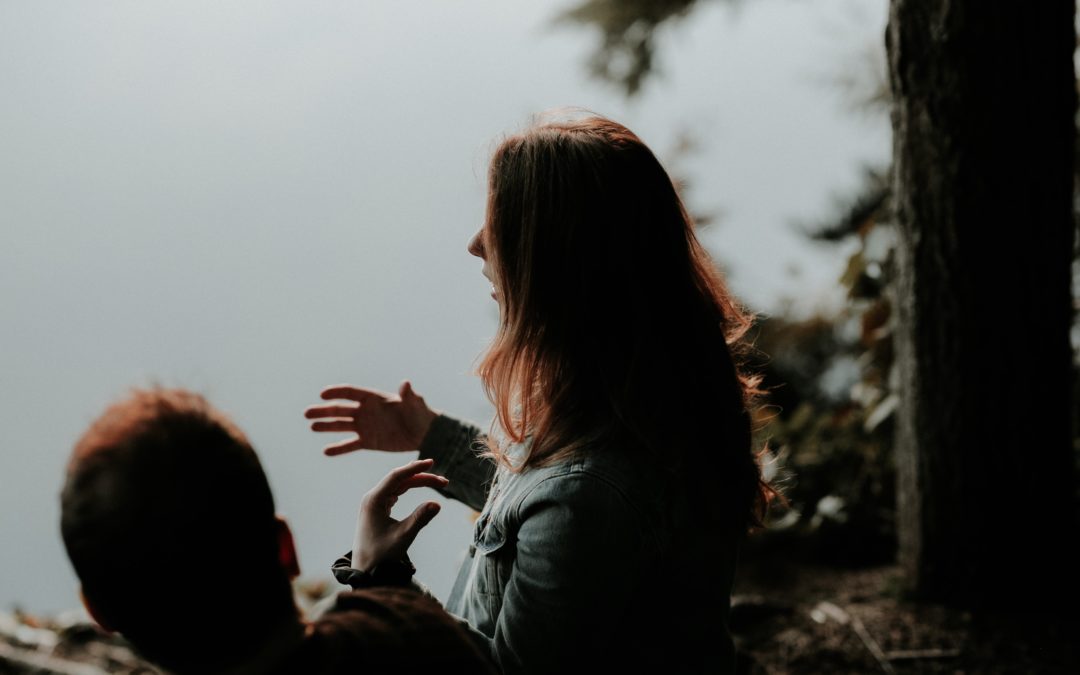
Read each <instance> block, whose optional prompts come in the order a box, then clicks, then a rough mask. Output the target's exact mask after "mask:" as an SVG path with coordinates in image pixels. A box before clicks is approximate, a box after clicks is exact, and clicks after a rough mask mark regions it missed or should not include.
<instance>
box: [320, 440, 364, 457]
mask: <svg viewBox="0 0 1080 675" xmlns="http://www.w3.org/2000/svg"><path fill="white" fill-rule="evenodd" d="M363 449H364V441H363V439H362V438H360V436H357V437H356V438H351V439H349V440H347V441H342V442H340V443H333V444H331V445H328V446H326V447H325V448H323V454H324V455H326V456H328V457H333V456H334V455H344V454H345V453H346V452H352V451H353V450H363Z"/></svg>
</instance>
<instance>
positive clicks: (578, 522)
mask: <svg viewBox="0 0 1080 675" xmlns="http://www.w3.org/2000/svg"><path fill="white" fill-rule="evenodd" d="M468 249H469V252H470V253H472V254H473V255H476V256H478V257H480V258H481V259H483V261H484V266H483V274H484V275H485V276H486V277H487V278H488V279H490V280H491V282H492V287H493V293H492V295H493V296H494V298H495V300H496V301H497V302H498V303H499V310H500V319H499V329H498V332H497V334H496V336H495V338H494V341H493V343H492V345H491V347H490V348H489V349H488V351H487V352H486V354H485V355H484V356H483V358H482V360H481V363H480V366H479V374H480V376H481V378H482V380H483V383H484V386H485V388H486V391H487V394H488V396H489V398H490V399H491V400H492V402H493V403H494V405H495V410H496V418H495V422H494V423H493V425H492V426H493V433H491V434H490V435H487V436H485V435H484V434H482V433H481V431H480V430H479V429H477V428H476V427H474V426H472V425H469V424H466V423H464V422H460V421H457V420H454V419H452V418H450V417H447V416H445V415H442V414H439V413H437V412H435V411H433V410H432V409H430V408H429V407H428V406H427V405H426V403H425V402H424V400H423V399H422V398H421V397H419V396H418V395H417V394H416V393H415V392H413V391H412V389H411V387H410V385H409V384H408V383H405V384H404V385H403V386H402V388H401V391H400V392H399V395H398V396H392V395H389V394H383V393H380V392H375V391H372V390H366V389H360V388H356V387H335V388H331V389H328V390H327V391H325V392H323V398H327V399H346V400H348V401H351V402H355V403H358V404H359V405H356V404H355V403H352V404H349V403H333V404H329V405H322V406H316V407H314V408H311V409H309V410H308V412H307V416H308V417H309V418H314V419H317V420H319V421H317V422H315V423H314V424H313V425H312V426H313V428H314V429H315V430H317V431H353V432H356V433H357V434H358V436H357V437H355V438H351V439H349V440H347V441H345V442H343V443H338V444H335V445H332V446H329V447H328V448H327V453H328V454H338V453H342V452H348V451H351V450H355V449H360V448H375V449H380V450H391V451H406V450H415V449H419V450H420V457H421V460H422V461H420V462H414V463H413V464H411V465H409V466H408V467H404V468H403V469H399V470H398V471H399V475H398V477H397V479H395V481H388V482H384V483H385V484H384V485H383V486H381V487H380V488H377V489H376V490H375V491H373V492H372V493H369V495H368V499H366V500H365V509H364V510H365V512H367V514H368V515H367V516H366V517H362V518H361V520H362V521H364V520H365V518H366V520H367V522H368V524H367V526H366V527H367V530H366V532H367V534H363V532H364V528H365V526H364V525H363V523H362V526H361V530H362V534H361V539H363V541H358V546H357V548H356V550H355V551H354V561H356V562H354V566H355V567H357V568H358V569H361V570H363V569H365V568H370V567H371V566H374V565H378V564H379V563H380V562H386V561H388V560H393V559H394V558H395V557H400V556H402V555H403V554H404V552H405V549H407V547H408V544H409V543H410V542H411V541H412V537H414V536H415V533H416V531H417V530H418V529H419V527H421V526H422V525H421V523H423V522H427V521H428V520H430V517H431V516H432V515H434V513H433V511H432V510H430V509H432V508H433V507H431V506H428V505H424V506H421V507H420V508H419V509H417V512H416V513H414V515H413V516H411V517H410V518H409V519H406V521H403V522H402V523H400V524H399V523H397V522H396V521H392V520H390V519H389V504H392V502H393V500H394V499H396V496H397V495H398V494H400V493H401V492H403V491H404V490H407V489H409V487H410V486H411V485H412V484H417V485H429V486H434V487H438V488H440V489H442V490H443V491H444V492H445V493H447V494H449V495H450V496H452V497H454V498H457V499H459V500H460V501H462V502H464V503H465V504H468V505H469V506H471V507H473V508H474V509H478V510H480V511H481V513H480V517H479V518H478V520H477V521H476V526H475V533H474V541H473V544H472V546H470V548H469V557H468V558H467V559H466V561H465V563H464V565H463V567H462V570H461V572H460V574H459V577H458V580H457V583H456V584H455V587H454V589H453V591H452V592H451V596H450V598H449V601H448V603H447V609H449V610H450V611H451V612H453V613H456V614H458V615H460V616H461V617H463V618H464V619H466V620H467V621H469V623H470V624H472V625H473V626H474V627H475V628H476V629H477V630H479V631H480V632H481V633H483V635H484V636H486V639H487V640H488V641H489V642H490V647H491V650H492V654H493V657H494V658H495V660H496V661H497V663H498V665H499V666H500V667H502V668H503V670H504V671H506V672H556V671H557V670H560V669H561V670H566V669H570V670H585V669H592V668H602V669H603V672H608V671H611V672H616V671H617V670H618V669H621V668H632V669H633V671H634V672H637V671H639V670H644V671H650V670H652V671H663V672H728V671H731V670H732V669H733V667H734V652H733V648H732V643H731V638H730V636H729V634H728V631H727V616H728V611H729V606H730V600H729V599H730V593H731V584H732V576H733V573H734V569H735V560H736V553H737V550H738V547H739V542H740V540H741V539H742V537H743V535H744V533H745V532H746V531H747V529H748V528H750V527H753V526H755V525H759V524H760V522H761V518H762V516H763V512H764V509H765V506H766V504H767V501H768V499H769V497H770V496H771V495H772V491H771V489H770V488H769V487H768V486H767V485H766V484H765V483H764V482H763V481H762V478H761V472H760V468H759V464H758V462H757V456H756V454H755V452H754V451H753V448H752V447H751V422H750V413H749V405H750V402H751V398H752V396H753V394H754V393H755V391H754V380H753V379H750V378H747V377H746V376H745V375H743V374H742V373H741V372H740V370H739V368H738V363H737V356H738V351H739V350H738V348H737V345H738V341H739V339H740V337H741V336H742V334H743V333H744V332H745V330H746V329H747V327H748V325H749V322H750V319H749V317H748V316H747V315H746V314H744V313H743V312H742V311H741V310H740V308H739V307H738V306H737V305H736V303H735V302H734V301H733V299H732V298H731V296H730V295H729V294H728V292H727V290H726V289H725V287H724V284H723V282H722V280H721V279H720V277H719V276H718V275H717V273H716V272H715V270H714V269H713V266H712V263H711V262H710V260H709V258H708V256H707V254H706V253H705V251H704V250H703V249H702V247H701V245H700V244H699V243H698V241H697V239H696V237H695V235H694V231H693V224H692V222H691V219H690V217H689V216H688V214H687V212H686V210H685V208H684V207H683V205H682V202H681V201H680V199H679V197H678V194H677V193H676V189H675V187H674V186H673V184H672V182H671V179H670V178H669V177H668V175H667V174H666V173H665V171H664V169H663V168H662V167H661V166H660V164H659V162H658V161H657V160H656V158H655V157H654V156H653V154H652V153H651V152H650V151H649V149H648V148H647V147H646V146H645V145H644V143H642V142H641V140H640V139H638V138H637V136H635V135H634V134H633V133H632V132H630V131H629V130H628V129H626V128H625V127H623V126H621V125H619V124H617V123H615V122H612V121H610V120H607V119H603V118H599V117H590V118H586V119H581V120H576V121H568V122H549V123H542V124H539V125H537V126H534V127H532V128H530V129H529V130H527V131H525V132H524V133H522V134H519V135H516V136H512V137H510V138H508V139H507V140H506V141H504V142H503V143H502V144H501V145H500V146H499V148H498V149H497V150H496V151H495V153H494V156H493V158H492V161H491V169H490V190H489V195H488V204H487V217H486V221H485V223H484V226H483V228H482V229H481V231H480V232H479V233H478V234H477V235H476V237H475V238H474V239H473V240H472V241H471V242H470V244H469V247H468ZM429 468H431V470H432V471H434V472H437V473H442V474H445V476H446V477H447V478H448V479H449V482H448V483H447V482H441V483H439V482H436V481H435V480H434V478H433V477H432V476H431V474H428V473H426V470H427V469H429ZM410 481H411V482H410ZM387 485H390V487H387ZM394 486H396V487H394ZM365 538H366V539H365ZM365 542H366V543H365Z"/></svg>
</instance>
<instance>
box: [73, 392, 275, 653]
mask: <svg viewBox="0 0 1080 675" xmlns="http://www.w3.org/2000/svg"><path fill="white" fill-rule="evenodd" d="M61 511H62V514H61V531H62V534H63V538H64V544H65V546H66V547H67V552H68V556H69V557H70V558H71V562H72V564H73V566H74V567H75V572H76V573H77V574H78V576H79V579H80V580H81V582H82V586H83V594H84V595H85V596H86V599H87V600H88V601H89V602H90V604H91V605H92V606H93V607H94V608H95V609H96V610H97V612H98V613H99V614H100V615H101V616H103V617H104V618H105V619H106V621H107V622H108V623H110V624H112V627H114V628H115V629H116V630H118V631H119V632H121V633H122V634H124V635H125V637H127V638H128V639H129V640H130V641H131V642H132V643H133V644H134V645H135V646H136V647H137V648H138V649H139V650H140V651H142V652H143V653H144V654H145V655H146V656H147V657H148V658H150V659H152V660H154V661H157V662H158V663H160V664H162V665H164V666H166V667H170V668H178V667H189V666H190V665H192V664H203V665H205V664H208V663H211V662H219V660H221V659H224V660H225V661H229V660H232V659H230V655H231V656H233V657H234V658H235V659H237V660H239V659H242V658H243V657H244V656H246V652H247V651H248V650H250V649H254V648H255V645H257V644H258V642H259V640H260V638H261V637H262V635H263V634H264V632H265V631H266V629H267V627H268V626H272V625H274V624H276V623H278V622H281V621H282V620H284V618H286V617H287V616H288V614H287V612H293V613H294V614H295V611H296V610H295V605H294V604H293V600H292V594H291V590H290V587H289V578H288V573H287V572H286V571H284V570H283V569H282V566H281V564H280V562H279V555H278V525H277V522H276V519H275V512H274V499H273V496H272V494H271V492H270V486H269V484H268V483H267V480H266V475H265V474H264V473H263V470H262V467H261V465H260V464H259V460H258V457H257V456H256V455H255V451H254V449H253V448H252V447H251V444H250V443H249V442H248V440H247V438H246V437H245V436H244V434H243V432H241V431H240V429H239V428H237V427H236V425H234V424H233V423H232V422H231V421H230V420H229V419H228V418H227V417H226V416H225V415H223V414H222V413H220V412H219V411H217V410H215V409H214V408H213V407H212V406H211V405H210V404H209V403H208V402H207V401H206V399H204V398H203V397H202V396H199V395H198V394H194V393H191V392H189V391H185V390H182V389H162V388H156V389H150V390H135V391H133V392H132V393H131V395H130V396H128V397H127V398H125V399H124V400H121V401H119V402H117V403H115V404H113V405H112V406H110V407H109V408H108V409H107V410H106V411H105V412H104V414H102V415H101V417H99V418H98V419H97V420H96V421H94V422H93V424H91V425H90V428H89V429H88V430H87V431H86V432H85V433H84V434H83V436H82V437H81V438H80V439H79V441H78V442H77V443H76V445H75V449H74V452H73V453H72V457H71V461H70V463H69V465H68V471H67V480H66V483H65V485H64V488H63V492H62V494H61ZM233 606H238V607H239V609H240V611H238V612H237V611H234V610H232V609H231V607H233Z"/></svg>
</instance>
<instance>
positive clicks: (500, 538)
mask: <svg viewBox="0 0 1080 675" xmlns="http://www.w3.org/2000/svg"><path fill="white" fill-rule="evenodd" d="M476 525H477V527H476V536H475V538H474V541H473V546H474V547H475V549H476V568H477V577H476V590H477V592H478V593H480V594H482V595H485V596H487V597H488V604H489V605H492V604H493V605H494V606H493V607H490V609H491V610H492V611H493V613H494V614H496V615H497V614H498V611H499V609H498V608H499V606H501V604H502V596H503V591H504V590H506V583H507V579H508V578H509V569H507V568H508V567H509V565H510V560H509V547H508V546H507V543H506V542H507V537H506V530H505V529H504V528H503V527H501V526H500V525H499V523H498V522H496V521H495V520H494V519H492V518H490V517H486V518H482V519H481V520H479V521H477V523H476Z"/></svg>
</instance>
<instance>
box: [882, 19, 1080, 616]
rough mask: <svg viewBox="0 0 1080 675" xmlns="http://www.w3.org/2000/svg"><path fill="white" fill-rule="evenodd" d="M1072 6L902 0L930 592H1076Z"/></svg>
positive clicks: (901, 86) (915, 461) (908, 359)
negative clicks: (1072, 283) (1074, 549)
mask: <svg viewBox="0 0 1080 675" xmlns="http://www.w3.org/2000/svg"><path fill="white" fill-rule="evenodd" d="M1075 11H1076V8H1075V0H1038V1H1034V2H1033V1H1032V0H992V1H989V0H892V5H891V11H890V17H889V26H888V30H887V35H886V42H887V45H888V48H889V68H890V79H891V84H892V90H893V99H894V103H893V106H894V107H893V132H894V136H895V138H894V172H895V174H894V186H893V188H894V197H895V207H896V219H897V222H898V225H899V230H900V244H899V250H898V254H897V263H898V279H899V281H898V284H897V290H896V294H897V297H896V304H897V309H898V313H897V320H898V326H897V331H896V340H897V367H898V369H899V373H900V380H901V382H900V393H901V397H902V404H901V407H900V410H899V412H898V417H897V439H896V440H897V443H896V459H897V470H898V475H899V486H898V487H899V489H898V493H899V523H898V526H899V536H900V561H901V564H902V566H903V568H904V570H905V572H906V573H907V575H908V581H909V582H910V583H911V585H912V588H913V590H914V591H915V592H916V593H917V594H918V595H920V596H921V597H923V598H927V599H934V600H942V601H946V602H952V603H955V604H960V605H964V606H1054V605H1056V604H1057V605H1060V604H1061V603H1064V602H1067V601H1068V600H1069V599H1070V598H1075V597H1076V595H1075V593H1076V589H1077V581H1076V580H1077V577H1078V576H1080V565H1078V562H1077V558H1076V557H1074V556H1073V554H1071V553H1069V549H1070V548H1072V547H1075V545H1076V544H1078V543H1080V538H1078V531H1077V519H1076V491H1075V490H1076V482H1075V481H1076V477H1075V464H1074V462H1075V460H1074V457H1073V449H1072V430H1071V424H1072V414H1073V409H1072V406H1073V400H1072V391H1073V388H1072V377H1073V375H1072V352H1071V347H1070V344H1069V330H1070V324H1071V321H1072V298H1071V288H1070V285H1071V269H1070V266H1071V257H1072V250H1073V236H1074V234H1073V233H1074V229H1073V228H1074V224H1073V168H1074V167H1073V161H1074V145H1075V136H1076V120H1075V115H1076V78H1075V73H1074V67H1073V53H1074V49H1075V43H1076V37H1075V27H1074V18H1075Z"/></svg>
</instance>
